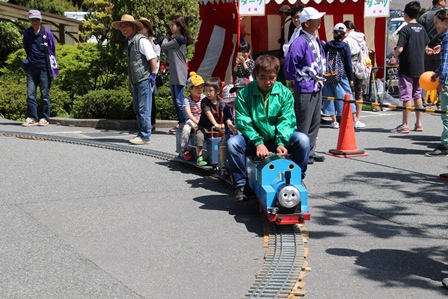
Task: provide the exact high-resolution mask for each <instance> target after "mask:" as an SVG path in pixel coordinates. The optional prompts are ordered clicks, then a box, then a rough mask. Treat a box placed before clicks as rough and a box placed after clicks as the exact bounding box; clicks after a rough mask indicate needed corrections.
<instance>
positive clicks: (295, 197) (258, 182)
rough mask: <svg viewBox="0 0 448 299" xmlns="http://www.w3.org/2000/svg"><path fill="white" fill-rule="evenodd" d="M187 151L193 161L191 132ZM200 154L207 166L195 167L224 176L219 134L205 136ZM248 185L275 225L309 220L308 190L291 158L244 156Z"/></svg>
mask: <svg viewBox="0 0 448 299" xmlns="http://www.w3.org/2000/svg"><path fill="white" fill-rule="evenodd" d="M181 134H182V133H181V131H180V130H178V131H177V132H176V152H177V153H178V154H179V159H181V160H183V157H182V154H181V153H182V148H181V147H180V141H181ZM188 151H189V152H190V153H191V155H192V159H191V161H196V158H197V156H196V148H195V136H194V133H192V134H191V137H190V140H189V143H188ZM202 156H203V157H204V159H205V161H207V164H208V165H207V166H198V167H201V168H205V169H209V170H212V171H214V172H216V173H217V174H218V175H220V176H221V177H222V178H224V179H228V178H230V180H231V177H229V175H228V174H227V171H225V169H226V167H225V166H226V158H225V148H223V147H221V138H220V137H210V138H206V140H205V144H204V147H203V153H202ZM191 163H194V162H191ZM246 166H247V174H248V186H249V187H250V188H251V189H252V191H253V193H254V195H255V198H256V199H257V201H258V204H259V205H260V207H261V209H262V210H263V213H264V214H265V215H266V217H267V219H268V220H269V221H270V222H274V223H276V224H279V225H291V224H299V223H304V222H305V221H307V220H310V217H311V215H310V212H309V208H308V191H307V189H306V188H305V186H304V185H303V183H302V170H301V169H300V167H299V166H298V165H297V164H296V163H294V162H293V161H292V160H290V159H288V158H286V157H282V156H279V155H272V156H270V157H268V158H266V159H264V160H259V159H257V158H252V157H247V158H246Z"/></svg>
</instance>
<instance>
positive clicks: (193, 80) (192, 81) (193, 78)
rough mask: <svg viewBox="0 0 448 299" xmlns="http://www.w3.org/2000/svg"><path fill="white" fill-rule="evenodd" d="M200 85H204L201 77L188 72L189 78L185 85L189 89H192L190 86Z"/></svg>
mask: <svg viewBox="0 0 448 299" xmlns="http://www.w3.org/2000/svg"><path fill="white" fill-rule="evenodd" d="M202 84H204V79H202V77H201V76H199V75H198V74H196V73H195V72H190V78H188V80H187V85H188V86H189V87H192V86H199V85H202Z"/></svg>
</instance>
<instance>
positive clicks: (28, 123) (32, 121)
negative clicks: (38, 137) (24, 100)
mask: <svg viewBox="0 0 448 299" xmlns="http://www.w3.org/2000/svg"><path fill="white" fill-rule="evenodd" d="M38 124H39V123H38V122H37V120H35V119H34V118H31V117H28V118H27V119H26V120H25V122H23V123H22V127H31V126H37V125H38Z"/></svg>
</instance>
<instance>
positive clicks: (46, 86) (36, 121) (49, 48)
mask: <svg viewBox="0 0 448 299" xmlns="http://www.w3.org/2000/svg"><path fill="white" fill-rule="evenodd" d="M28 19H29V20H30V23H31V27H29V28H28V29H25V31H24V33H23V47H24V49H25V52H26V56H27V57H26V59H25V60H24V61H23V68H24V69H25V71H26V89H27V97H26V105H27V118H26V121H25V122H24V123H22V126H24V127H30V126H36V125H39V126H46V125H48V120H49V119H50V87H51V79H52V78H56V77H57V75H58V66H57V63H56V42H55V39H54V36H53V33H51V31H50V30H49V29H47V28H45V27H44V26H42V14H41V13H40V11H38V10H35V9H32V10H30V11H29V12H28ZM37 86H39V88H40V94H41V100H42V110H41V112H40V111H39V113H38V111H37V95H36V91H37Z"/></svg>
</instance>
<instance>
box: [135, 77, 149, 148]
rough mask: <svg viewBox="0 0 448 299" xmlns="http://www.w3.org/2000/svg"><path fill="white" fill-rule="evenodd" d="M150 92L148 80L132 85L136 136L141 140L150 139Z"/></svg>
mask: <svg viewBox="0 0 448 299" xmlns="http://www.w3.org/2000/svg"><path fill="white" fill-rule="evenodd" d="M151 94H152V90H151V87H150V86H149V82H148V81H142V82H140V83H137V84H135V85H134V86H133V92H132V97H133V108H134V112H135V115H136V119H137V126H138V131H139V132H138V135H137V136H138V137H140V138H141V139H142V140H145V141H149V140H150V139H151V107H152V103H151V100H152V98H151Z"/></svg>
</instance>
